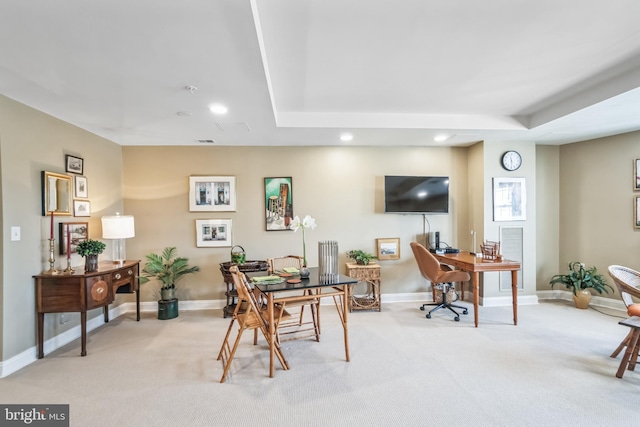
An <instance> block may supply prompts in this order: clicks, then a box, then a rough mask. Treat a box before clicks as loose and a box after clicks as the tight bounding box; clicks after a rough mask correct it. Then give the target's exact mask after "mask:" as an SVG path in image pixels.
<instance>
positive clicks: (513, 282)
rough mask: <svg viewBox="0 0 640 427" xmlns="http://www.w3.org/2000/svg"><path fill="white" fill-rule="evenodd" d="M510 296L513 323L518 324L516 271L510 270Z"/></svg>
mask: <svg viewBox="0 0 640 427" xmlns="http://www.w3.org/2000/svg"><path fill="white" fill-rule="evenodd" d="M511 297H512V298H513V324H514V325H517V324H518V271H517V270H511Z"/></svg>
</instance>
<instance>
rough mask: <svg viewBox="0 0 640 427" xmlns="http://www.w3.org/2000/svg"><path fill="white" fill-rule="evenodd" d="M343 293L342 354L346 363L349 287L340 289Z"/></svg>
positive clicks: (347, 352) (345, 286) (347, 355)
mask: <svg viewBox="0 0 640 427" xmlns="http://www.w3.org/2000/svg"><path fill="white" fill-rule="evenodd" d="M342 289H343V291H344V300H343V302H342V313H343V317H342V327H343V329H344V353H345V356H346V357H347V362H348V361H349V327H348V326H347V313H348V312H349V301H348V297H349V285H344V286H343V287H342Z"/></svg>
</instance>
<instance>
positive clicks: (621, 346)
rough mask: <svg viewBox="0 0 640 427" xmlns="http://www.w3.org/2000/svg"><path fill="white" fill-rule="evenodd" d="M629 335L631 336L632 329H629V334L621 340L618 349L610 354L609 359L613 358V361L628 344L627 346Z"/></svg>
mask: <svg viewBox="0 0 640 427" xmlns="http://www.w3.org/2000/svg"><path fill="white" fill-rule="evenodd" d="M631 335H633V329H631V330H630V331H629V333H628V334H627V336H626V337H625V338H624V339H623V340H622V342H621V343H620V345H619V346H618V348H616V349H615V350H614V351H613V353H611V356H610V357H613V358H614V359H615V358H616V357H618V354H620V352H621V351H622V349H623V348H625V347H626V346H627V345H628V344H629V340H631Z"/></svg>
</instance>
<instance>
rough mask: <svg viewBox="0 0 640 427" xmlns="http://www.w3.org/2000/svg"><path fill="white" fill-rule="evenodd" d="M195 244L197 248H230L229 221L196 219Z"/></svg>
mask: <svg viewBox="0 0 640 427" xmlns="http://www.w3.org/2000/svg"><path fill="white" fill-rule="evenodd" d="M196 243H197V244H196V246H197V247H199V248H212V247H225V246H231V220H230V219H196Z"/></svg>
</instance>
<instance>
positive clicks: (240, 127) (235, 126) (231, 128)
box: [216, 122, 251, 133]
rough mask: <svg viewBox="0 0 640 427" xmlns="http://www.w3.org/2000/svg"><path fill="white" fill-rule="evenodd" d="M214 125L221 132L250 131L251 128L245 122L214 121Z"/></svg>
mask: <svg viewBox="0 0 640 427" xmlns="http://www.w3.org/2000/svg"><path fill="white" fill-rule="evenodd" d="M216 126H217V127H218V129H220V131H221V132H241V133H250V132H251V128H250V127H249V125H248V124H247V123H245V122H228V123H222V122H216Z"/></svg>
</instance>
